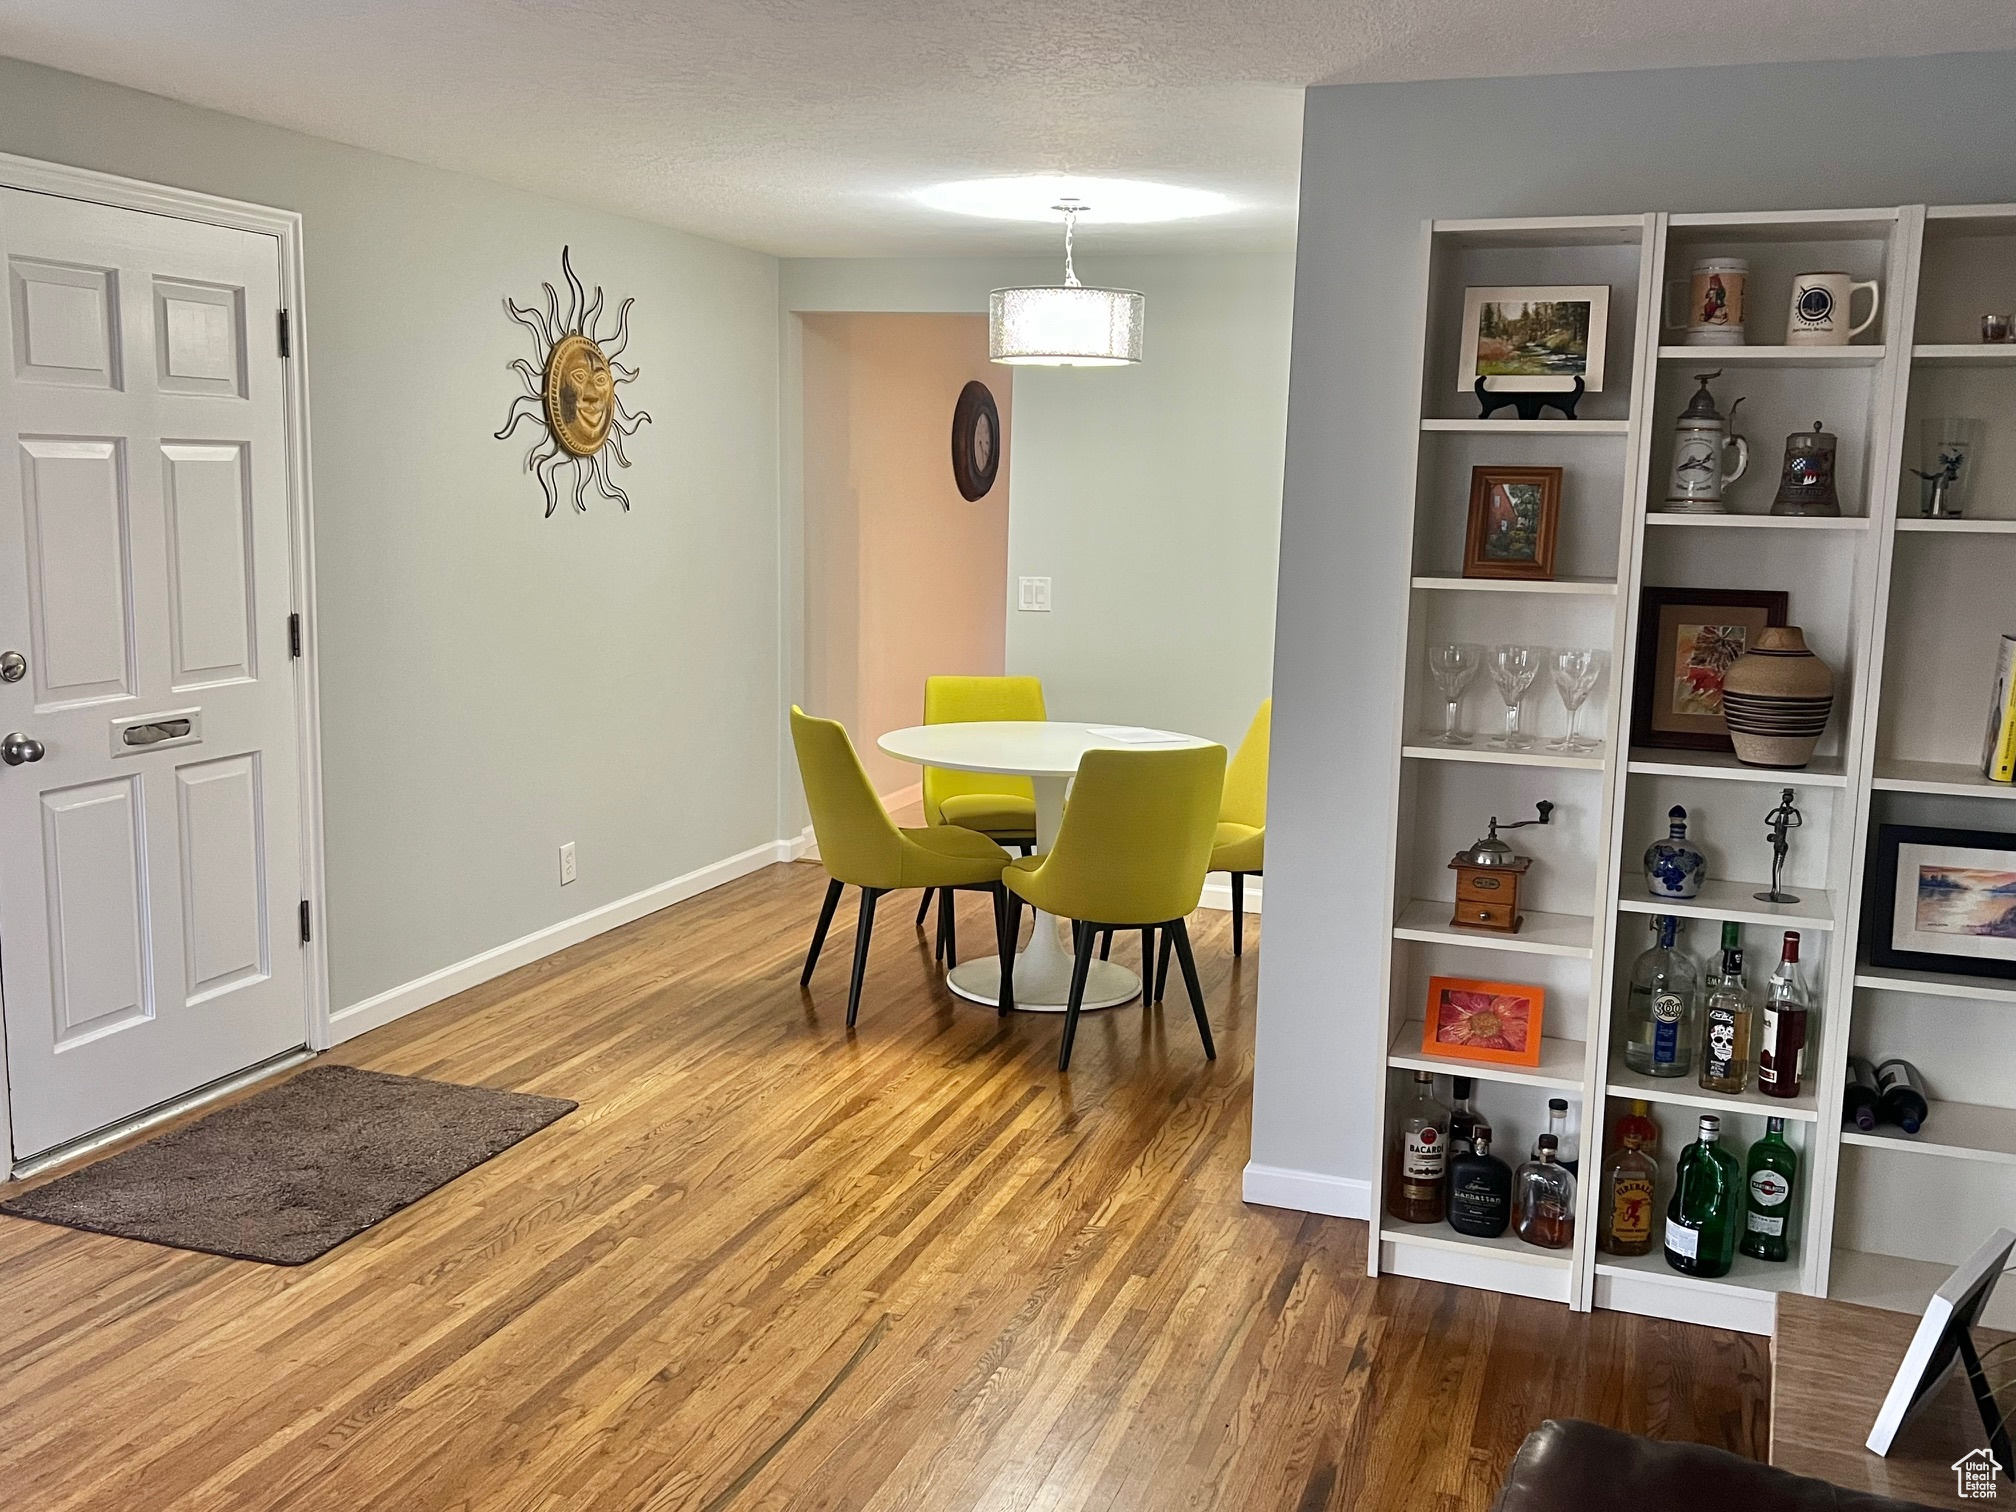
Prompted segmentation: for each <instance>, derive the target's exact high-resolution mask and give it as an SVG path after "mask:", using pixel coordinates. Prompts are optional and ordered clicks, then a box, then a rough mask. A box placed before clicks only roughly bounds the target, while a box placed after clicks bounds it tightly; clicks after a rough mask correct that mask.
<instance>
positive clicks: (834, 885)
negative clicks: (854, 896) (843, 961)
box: [798, 877, 844, 987]
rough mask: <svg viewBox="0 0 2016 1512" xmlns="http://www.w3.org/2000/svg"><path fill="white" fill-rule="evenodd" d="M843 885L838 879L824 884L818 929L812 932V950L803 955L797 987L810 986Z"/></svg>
mask: <svg viewBox="0 0 2016 1512" xmlns="http://www.w3.org/2000/svg"><path fill="white" fill-rule="evenodd" d="M843 885H844V884H843V883H842V882H841V881H840V879H839V878H838V877H831V878H828V879H827V882H826V901H825V902H824V903H822V904H820V905H819V927H818V928H817V929H815V930H813V931H812V948H811V949H810V950H808V951H807V952H806V953H805V969H804V970H803V971H802V972H800V973H799V974H798V985H799V986H800V987H810V986H811V985H812V968H813V967H814V966H817V965H818V964H819V952H820V951H821V950H823V949H825V947H826V930H827V927H828V926H829V925H831V924H832V922H833V910H834V909H836V908H838V907H839V906H840V889H841V887H842V886H843Z"/></svg>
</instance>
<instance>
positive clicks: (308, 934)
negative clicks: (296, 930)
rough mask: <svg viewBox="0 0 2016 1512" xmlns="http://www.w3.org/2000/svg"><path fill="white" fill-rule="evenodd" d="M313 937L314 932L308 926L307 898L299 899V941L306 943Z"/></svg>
mask: <svg viewBox="0 0 2016 1512" xmlns="http://www.w3.org/2000/svg"><path fill="white" fill-rule="evenodd" d="M314 938H315V932H314V931H313V930H312V929H310V928H309V927H308V900H307V899H306V898H303V899H302V900H301V943H302V944H303V945H306V944H308V943H309V941H311V940H313V939H314Z"/></svg>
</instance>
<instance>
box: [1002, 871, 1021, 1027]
mask: <svg viewBox="0 0 2016 1512" xmlns="http://www.w3.org/2000/svg"><path fill="white" fill-rule="evenodd" d="M1002 892H1003V893H1004V894H1005V896H1004V898H1003V909H1002V913H1003V918H1002V920H1001V986H1000V991H999V992H998V993H997V994H996V1000H997V1002H998V1004H999V1007H1000V1011H1001V1016H1002V1017H1003V1018H1006V1017H1007V1016H1008V1015H1009V1014H1011V1013H1013V1012H1014V1011H1015V947H1016V946H1017V945H1019V944H1021V943H1022V895H1021V894H1020V893H1018V892H1016V891H1015V890H1014V889H1013V888H1003V889H1002Z"/></svg>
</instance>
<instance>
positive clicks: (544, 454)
mask: <svg viewBox="0 0 2016 1512" xmlns="http://www.w3.org/2000/svg"><path fill="white" fill-rule="evenodd" d="M568 250H569V249H568V248H566V247H562V248H561V249H560V271H561V272H562V273H563V274H564V275H565V277H566V281H567V310H566V314H565V315H564V316H563V315H562V314H561V310H560V291H559V290H557V289H555V288H554V287H553V285H552V284H550V283H542V284H541V285H540V287H541V288H542V289H544V290H545V291H546V307H545V308H544V309H543V310H542V309H525V308H523V307H522V306H520V305H518V304H517V303H515V302H514V301H512V300H511V299H509V298H507V299H506V300H505V301H504V308H505V309H506V310H507V311H509V312H510V315H511V318H512V319H513V320H515V321H517V322H518V323H519V324H520V325H522V326H523V327H525V329H526V330H528V331H530V332H531V333H532V339H533V341H534V342H535V343H536V346H535V351H536V353H537V356H538V359H539V365H538V366H536V367H535V366H534V365H533V364H532V363H530V362H527V361H526V360H525V359H524V358H523V357H520V358H517V359H516V360H514V361H513V362H512V363H511V364H510V366H511V370H512V371H513V372H515V373H517V374H518V376H519V377H520V378H522V379H524V380H525V392H524V393H522V394H520V395H519V396H518V397H517V398H516V399H513V400H512V401H511V414H510V417H509V418H508V419H507V420H506V421H505V422H504V429H502V430H500V431H498V432H497V439H498V440H499V441H502V440H504V439H505V438H506V437H508V436H509V435H510V434H511V433H512V432H513V431H515V430H517V429H518V427H519V425H520V424H521V423H522V422H524V421H526V420H530V421H532V422H534V423H535V424H539V425H543V426H544V430H543V431H542V432H541V434H540V436H539V439H538V440H537V441H535V442H533V444H532V449H531V450H530V451H528V452H527V453H526V454H525V470H526V471H527V472H529V473H532V474H533V475H535V476H536V477H537V478H538V479H539V486H540V488H541V489H543V490H544V491H545V494H546V516H547V518H548V519H550V518H552V515H553V511H554V510H555V509H557V508H559V506H560V494H561V489H562V488H563V487H564V486H565V485H563V484H561V482H560V481H559V472H560V469H561V468H563V467H572V468H573V470H574V486H573V499H574V507H575V508H576V509H578V510H581V511H582V512H584V513H585V512H586V511H587V508H588V485H589V484H590V483H591V482H592V483H593V484H594V485H595V489H596V491H597V492H598V493H600V494H601V495H602V497H603V498H605V499H614V500H615V501H616V502H617V503H618V504H621V505H622V506H623V508H624V509H625V510H626V511H627V510H628V509H629V508H630V496H629V495H628V494H626V493H625V492H624V491H623V490H622V489H620V488H618V487H617V486H616V485H615V483H614V482H612V481H611V480H610V477H609V459H610V458H611V457H614V458H615V459H616V462H617V464H618V465H619V466H622V467H628V466H629V465H630V459H629V458H628V457H626V456H625V455H624V454H623V441H624V438H625V437H627V436H632V435H635V434H636V432H637V429H638V427H639V426H642V425H647V424H649V423H650V420H651V416H650V413H649V412H648V411H645V410H639V411H638V412H637V413H636V414H634V415H633V414H631V413H630V411H629V409H628V408H626V407H625V405H624V403H623V396H622V395H621V394H619V393H618V392H617V390H618V389H619V388H621V387H622V386H623V385H624V384H626V383H633V382H635V381H636V379H637V376H638V371H639V370H638V369H636V368H633V367H626V366H624V365H623V364H622V363H620V362H618V361H617V360H616V359H617V358H618V357H619V356H621V355H622V353H623V349H624V348H625V347H626V346H628V345H629V344H630V306H632V305H633V304H635V303H636V302H637V301H636V300H635V299H626V300H624V301H623V303H622V304H621V305H619V306H618V307H617V310H616V329H615V331H614V332H613V333H611V334H610V335H608V336H604V335H602V334H601V333H600V329H599V323H600V320H601V317H602V288H601V285H599V284H598V285H596V288H595V293H594V296H593V297H592V298H591V297H590V296H589V295H588V294H587V293H586V291H585V290H584V289H583V288H582V286H581V280H580V279H579V278H578V277H576V276H575V273H574V264H573V262H572V260H571V259H570V258H569V256H568Z"/></svg>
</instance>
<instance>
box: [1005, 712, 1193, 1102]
mask: <svg viewBox="0 0 2016 1512" xmlns="http://www.w3.org/2000/svg"><path fill="white" fill-rule="evenodd" d="M1224 780H1225V747H1223V746H1216V745H1214V746H1196V747H1193V748H1191V749H1188V750H1180V751H1087V752H1086V753H1085V756H1084V759H1083V760H1082V761H1080V762H1079V763H1078V777H1077V780H1076V781H1075V782H1074V783H1073V784H1072V786H1071V806H1070V807H1069V808H1068V809H1066V810H1065V811H1064V823H1063V825H1062V827H1061V828H1060V829H1059V830H1058V833H1057V844H1056V845H1055V846H1054V847H1052V849H1051V850H1050V852H1049V854H1048V855H1043V856H1030V857H1025V858H1024V859H1022V860H1019V861H1011V862H1010V863H1009V865H1008V868H1007V870H1006V871H1004V872H1003V873H1002V874H1001V881H1002V883H1003V884H1004V885H1005V886H1006V887H1007V889H1008V897H1007V904H1008V906H1007V909H1006V914H1007V917H1006V919H1005V920H1004V921H1003V923H1002V927H1001V934H1002V938H1003V939H1005V940H1013V939H1016V938H1017V935H1018V932H1019V928H1020V925H1021V915H1022V902H1023V900H1025V899H1026V900H1027V901H1028V902H1030V903H1032V904H1034V905H1035V906H1036V907H1037V908H1040V909H1042V910H1043V911H1044V912H1045V913H1049V914H1056V915H1059V916H1061V917H1063V918H1066V919H1072V920H1075V921H1076V922H1077V924H1078V928H1077V930H1076V931H1075V933H1076V936H1077V958H1076V960H1075V961H1074V962H1073V963H1072V970H1071V993H1070V997H1069V999H1068V1000H1067V1002H1066V1004H1065V1009H1064V1036H1063V1043H1062V1045H1060V1046H1059V1048H1058V1052H1057V1069H1058V1070H1059V1071H1068V1070H1069V1069H1070V1067H1071V1042H1072V1041H1073V1040H1074V1039H1076V1038H1077V1036H1078V1015H1079V1011H1080V1008H1081V1007H1082V1005H1083V1003H1084V999H1085V978H1086V975H1087V974H1088V973H1089V972H1090V970H1091V967H1092V953H1093V950H1094V948H1095V946H1096V944H1097V937H1098V935H1099V933H1100V931H1101V930H1102V929H1107V928H1113V929H1145V928H1149V927H1155V928H1159V929H1161V930H1163V931H1164V935H1165V938H1166V939H1168V940H1171V941H1173V942H1174V944H1175V948H1176V955H1177V959H1179V960H1180V961H1181V962H1182V963H1183V977H1184V980H1185V981H1186V982H1187V983H1188V984H1189V987H1190V1004H1191V1007H1192V1009H1193V1010H1194V1011H1195V1013H1196V1015H1197V1032H1198V1034H1199V1035H1201V1036H1202V1037H1203V1040H1204V1054H1205V1057H1206V1058H1207V1059H1210V1060H1216V1059H1217V1058H1218V1050H1217V1047H1216V1046H1215V1045H1213V1044H1212V1042H1211V1021H1210V1020H1209V1019H1208V1018H1206V1017H1205V1016H1204V992H1203V989H1202V988H1201V987H1199V986H1198V984H1197V964H1196V962H1195V961H1194V960H1193V959H1192V957H1191V954H1190V934H1189V930H1188V929H1187V928H1186V927H1185V924H1184V916H1185V915H1187V914H1188V913H1190V911H1191V910H1192V909H1194V908H1196V906H1197V899H1198V898H1199V896H1200V895H1201V894H1202V893H1203V891H1204V869H1205V867H1206V866H1207V865H1208V864H1209V863H1210V860H1211V839H1212V829H1213V826H1214V825H1215V824H1216V823H1217V818H1218V798H1219V792H1220V790H1221V788H1222V786H1223V784H1224ZM1014 959H1015V958H1014V955H1013V954H1012V952H1008V951H1003V952H1002V955H1001V964H1002V969H1001V995H1000V1001H1001V1011H1002V1012H1004V1013H1006V1012H1007V1011H1009V1010H1010V1009H1011V1008H1013V1007H1014V1005H1015V985H1014V980H1015V973H1014ZM1142 966H1143V969H1144V971H1145V969H1146V966H1147V962H1146V961H1143V962H1142ZM1146 985H1147V984H1146V981H1145V978H1144V981H1143V986H1144V988H1145V986H1146Z"/></svg>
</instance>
